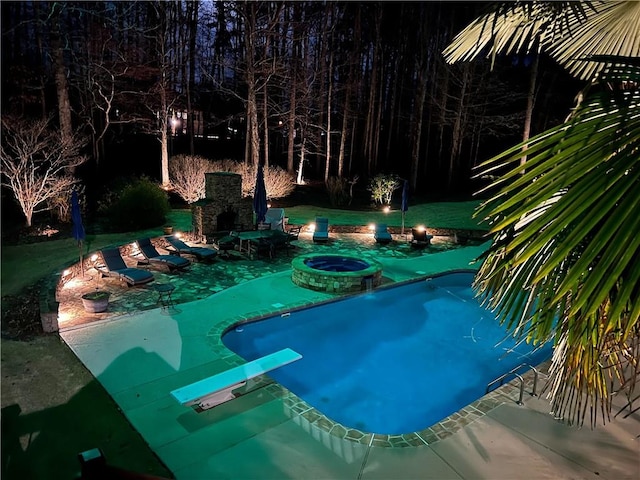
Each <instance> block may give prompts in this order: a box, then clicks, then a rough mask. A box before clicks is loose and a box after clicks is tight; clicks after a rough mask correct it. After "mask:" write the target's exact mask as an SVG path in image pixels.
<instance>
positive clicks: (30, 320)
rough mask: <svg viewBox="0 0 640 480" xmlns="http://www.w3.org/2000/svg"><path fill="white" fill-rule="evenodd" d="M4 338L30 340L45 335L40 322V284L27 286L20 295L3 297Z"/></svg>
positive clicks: (2, 322)
mask: <svg viewBox="0 0 640 480" xmlns="http://www.w3.org/2000/svg"><path fill="white" fill-rule="evenodd" d="M1 325H2V338H5V339H10V340H20V341H28V340H30V339H31V338H33V337H35V336H38V335H44V332H43V331H42V323H41V322H40V286H39V285H38V284H36V285H31V286H29V287H26V288H25V289H24V290H23V291H22V292H20V294H19V295H6V296H4V297H2V321H1Z"/></svg>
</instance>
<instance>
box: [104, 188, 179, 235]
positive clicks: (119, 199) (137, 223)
mask: <svg viewBox="0 0 640 480" xmlns="http://www.w3.org/2000/svg"><path fill="white" fill-rule="evenodd" d="M170 209H171V207H170V205H169V196H168V195H167V192H165V191H164V190H163V189H162V188H160V186H159V185H158V184H157V183H156V182H153V181H152V180H150V179H149V178H146V177H142V178H139V179H134V180H131V181H129V182H127V183H125V184H124V185H123V186H122V187H121V188H117V189H115V190H113V191H110V192H108V193H107V195H106V196H105V198H104V201H103V202H102V204H101V206H100V211H101V212H103V213H104V214H105V215H106V217H107V219H108V221H109V227H110V228H112V229H114V230H116V231H130V230H139V229H143V228H151V227H157V226H160V225H162V224H163V223H164V221H165V218H166V215H167V213H169V211H170Z"/></svg>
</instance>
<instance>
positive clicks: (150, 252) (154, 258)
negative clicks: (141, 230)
mask: <svg viewBox="0 0 640 480" xmlns="http://www.w3.org/2000/svg"><path fill="white" fill-rule="evenodd" d="M136 245H137V246H138V249H139V250H140V254H141V255H142V256H143V257H144V259H143V260H138V263H139V264H146V265H151V266H154V267H158V266H162V267H167V268H168V269H169V271H170V272H172V271H174V270H184V269H185V268H187V267H188V266H189V265H191V260H189V259H186V258H184V257H179V256H177V255H161V254H160V253H159V252H158V250H156V247H154V246H153V244H152V243H151V239H149V238H140V239H138V240H136Z"/></svg>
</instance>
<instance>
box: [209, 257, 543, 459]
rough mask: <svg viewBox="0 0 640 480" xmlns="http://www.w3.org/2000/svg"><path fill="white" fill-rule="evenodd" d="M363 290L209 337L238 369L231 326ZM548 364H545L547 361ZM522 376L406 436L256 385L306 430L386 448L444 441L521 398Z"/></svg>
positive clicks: (247, 317)
mask: <svg viewBox="0 0 640 480" xmlns="http://www.w3.org/2000/svg"><path fill="white" fill-rule="evenodd" d="M476 271H477V270H476V269H471V268H467V269H454V270H449V271H445V272H439V273H436V274H429V275H424V276H420V277H417V278H412V279H408V280H403V281H397V282H392V283H390V284H386V285H383V286H380V287H378V288H377V289H376V290H379V289H388V288H394V287H399V286H402V285H405V284H411V283H417V282H421V281H426V280H427V279H430V278H436V277H439V276H443V275H447V274H453V273H470V272H471V273H474V272H476ZM362 294H363V292H359V293H344V294H336V297H334V298H330V299H327V300H322V301H319V302H318V301H313V302H312V301H305V302H298V303H293V304H290V305H288V306H286V307H280V308H273V309H265V310H260V311H256V312H250V313H248V314H244V315H239V316H237V317H233V318H229V319H227V320H224V321H222V322H219V323H217V324H216V325H215V326H214V327H213V328H212V329H211V330H210V331H209V332H208V333H207V341H208V343H209V345H210V347H211V348H212V350H213V351H214V352H215V353H216V354H217V355H218V356H219V357H220V359H221V360H222V361H224V362H226V363H227V365H228V368H232V367H236V366H238V365H242V364H244V363H246V360H245V359H243V358H242V357H240V356H239V355H237V354H236V353H235V352H233V351H231V350H230V349H229V348H227V346H226V345H224V343H223V342H222V337H223V336H224V334H225V333H226V332H228V331H229V330H231V329H234V328H236V327H237V326H239V325H243V324H246V323H253V322H258V321H260V320H263V319H265V318H269V317H273V316H276V315H278V314H279V315H286V314H290V313H292V312H296V311H300V310H304V309H307V308H311V307H317V306H321V305H326V304H330V303H334V302H337V301H340V300H344V299H345V298H348V297H353V296H357V295H362ZM547 363H548V361H547V362H544V363H543V364H542V365H545V364H547ZM535 368H536V370H537V374H540V370H544V368H540V366H539V365H536V366H535ZM535 375H536V372H534V371H533V370H527V372H526V373H520V376H521V377H522V379H523V382H524V383H523V388H524V389H525V391H527V392H533V391H535V389H534V383H533V382H534V376H535ZM517 380H518V379H517V378H514V379H513V380H511V381H509V382H506V383H504V384H503V385H501V386H500V387H498V388H496V389H494V390H492V391H491V392H489V393H487V394H485V395H483V396H482V397H480V398H479V399H478V400H476V401H474V402H472V403H470V404H469V405H467V406H465V407H463V408H462V409H460V410H458V411H457V412H455V413H453V414H451V415H449V416H447V417H445V418H443V419H442V420H440V421H438V422H436V423H435V424H433V425H431V426H429V427H427V428H424V429H422V430H420V431H416V432H410V433H404V434H395V435H394V434H379V433H370V432H363V431H361V430H358V429H356V428H351V427H346V426H344V425H342V424H340V423H339V422H336V421H334V420H332V419H330V418H329V417H327V416H326V415H324V414H323V413H322V412H321V411H319V410H317V409H316V408H315V407H313V406H311V405H309V404H308V403H307V402H306V401H304V400H303V399H302V398H300V397H298V396H297V395H296V394H294V393H293V392H291V391H290V390H288V389H287V388H285V387H284V386H282V385H280V384H279V383H277V382H275V381H269V380H266V381H263V382H260V383H258V385H257V387H256V388H264V389H265V391H267V392H268V393H269V394H271V395H272V396H273V398H274V399H275V398H280V399H281V400H282V402H283V405H284V407H285V412H286V414H287V415H288V416H289V417H290V418H292V419H293V420H294V421H295V422H296V423H298V424H299V425H300V426H302V427H303V428H305V430H310V429H311V428H314V427H315V428H316V429H318V430H319V431H320V432H322V433H324V434H329V435H331V436H334V437H338V438H340V439H343V440H347V441H350V442H355V443H360V444H363V445H367V446H376V447H387V448H403V447H416V446H421V445H432V444H434V443H436V442H438V441H440V440H443V439H445V438H447V437H449V436H451V435H453V434H454V433H456V432H458V431H459V430H461V429H463V428H464V427H465V426H467V425H469V424H470V423H472V422H474V421H475V420H478V419H480V418H482V417H483V416H485V415H486V414H487V413H489V412H490V411H491V410H493V409H494V408H496V407H498V406H500V405H502V404H504V403H507V402H515V403H517V402H516V400H514V396H515V397H517V396H518V395H519V394H520V385H517V384H516V383H517Z"/></svg>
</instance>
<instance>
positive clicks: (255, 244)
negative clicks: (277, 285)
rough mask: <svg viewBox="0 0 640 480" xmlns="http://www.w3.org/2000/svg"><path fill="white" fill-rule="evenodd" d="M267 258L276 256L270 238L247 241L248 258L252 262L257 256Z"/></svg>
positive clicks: (274, 247)
mask: <svg viewBox="0 0 640 480" xmlns="http://www.w3.org/2000/svg"><path fill="white" fill-rule="evenodd" d="M261 255H264V256H268V257H269V258H274V257H275V255H276V246H275V244H274V243H273V242H272V241H271V239H270V238H258V239H255V240H249V258H251V260H253V259H254V258H255V257H258V256H261Z"/></svg>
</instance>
